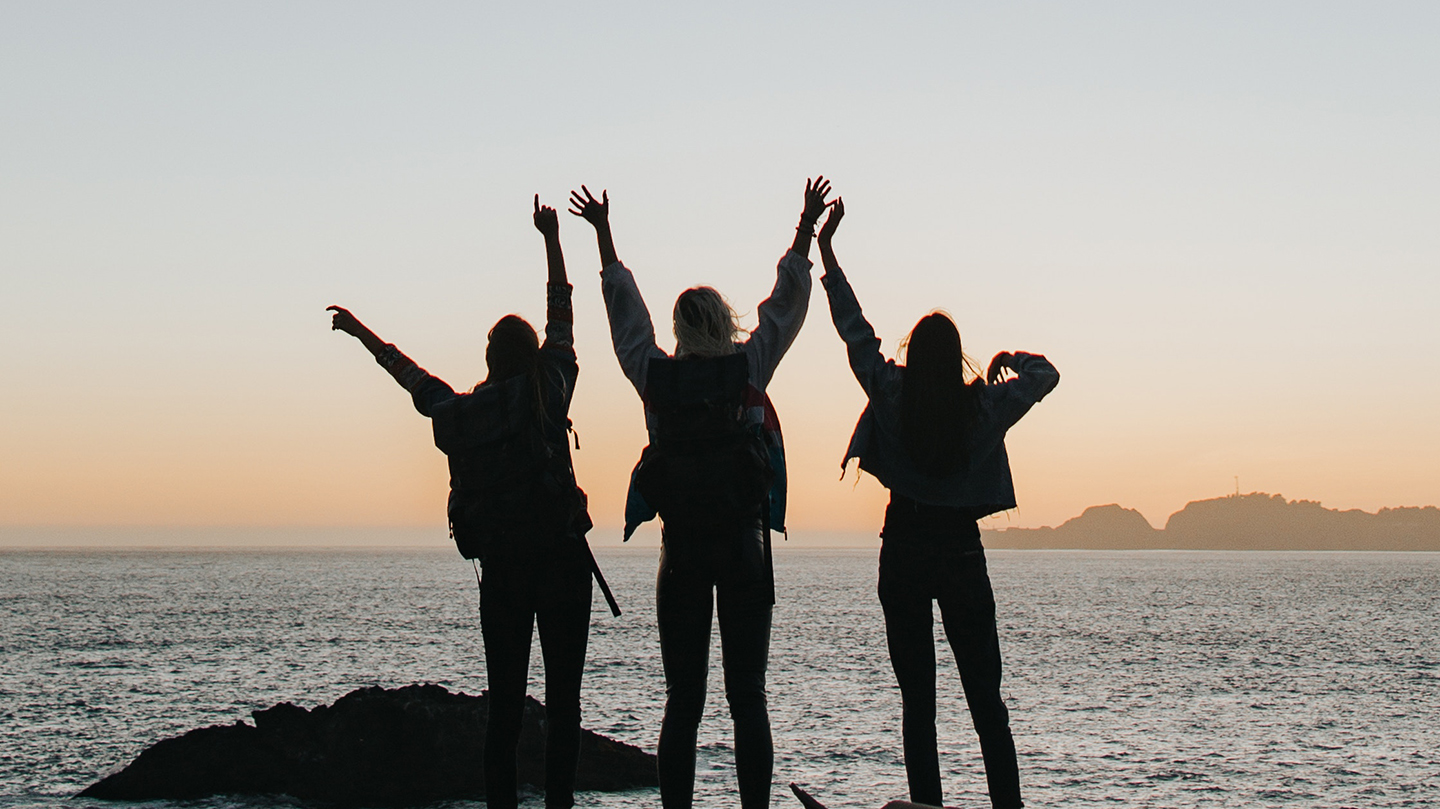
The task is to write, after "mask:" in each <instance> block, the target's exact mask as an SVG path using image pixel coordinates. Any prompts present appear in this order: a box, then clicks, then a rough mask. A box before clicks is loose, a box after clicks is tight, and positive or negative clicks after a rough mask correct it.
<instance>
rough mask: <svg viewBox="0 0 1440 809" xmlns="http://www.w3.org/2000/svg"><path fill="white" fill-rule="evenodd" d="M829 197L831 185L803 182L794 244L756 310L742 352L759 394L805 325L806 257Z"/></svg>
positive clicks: (822, 181)
mask: <svg viewBox="0 0 1440 809" xmlns="http://www.w3.org/2000/svg"><path fill="white" fill-rule="evenodd" d="M828 193H830V183H829V182H827V181H826V180H825V178H824V177H818V178H816V179H814V180H806V181H805V207H804V209H803V210H802V211H801V214H800V225H799V227H797V228H795V242H794V244H792V245H791V247H790V250H789V252H787V253H786V254H785V255H784V257H782V258H781V259H780V264H779V265H778V266H777V267H776V268H775V270H776V272H775V288H774V289H772V290H771V291H770V297H768V298H766V299H765V300H763V301H761V302H760V306H759V307H757V308H756V314H757V315H758V316H759V318H760V322H759V324H758V325H757V326H756V327H755V330H754V331H752V332H750V337H749V339H747V340H746V341H745V345H744V350H745V353H746V354H747V355H748V356H749V361H750V373H751V378H752V380H753V381H754V383H755V385H756V386H757V387H759V388H760V389H761V390H764V389H765V388H766V387H767V386H769V384H770V378H771V377H772V376H774V375H775V369H776V367H778V366H779V365H780V360H781V359H782V358H783V357H784V356H785V352H787V351H789V350H790V345H791V344H792V343H794V342H795V337H796V336H797V335H799V334H800V327H801V326H803V325H805V315H806V314H807V313H808V312H809V310H810V290H811V288H812V287H813V282H812V281H811V280H810V267H811V264H810V259H809V258H808V257H807V254H808V253H809V252H810V240H811V237H812V235H813V234H814V232H815V221H816V219H818V218H819V216H820V214H822V213H824V212H825V195H826V194H828Z"/></svg>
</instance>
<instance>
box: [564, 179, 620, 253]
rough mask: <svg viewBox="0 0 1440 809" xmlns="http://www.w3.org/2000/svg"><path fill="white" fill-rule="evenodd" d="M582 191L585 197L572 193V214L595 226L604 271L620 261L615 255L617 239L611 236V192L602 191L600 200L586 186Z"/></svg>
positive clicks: (582, 187)
mask: <svg viewBox="0 0 1440 809" xmlns="http://www.w3.org/2000/svg"><path fill="white" fill-rule="evenodd" d="M580 191H583V192H584V193H585V196H583V197H582V196H580V194H579V193H578V192H575V191H571V192H570V213H573V214H575V215H576V216H579V217H581V218H583V219H584V220H585V221H586V222H589V223H590V224H592V225H594V226H595V241H596V243H597V244H598V245H599V247H600V269H602V270H603V269H605V268H606V267H609V266H610V265H611V264H616V263H618V262H619V261H620V258H619V257H618V256H616V255H615V237H614V236H612V235H611V234H610V192H608V191H606V190H605V189H601V190H600V199H595V197H593V196H591V195H590V189H588V188H586V187H585V186H583V185H582V186H580Z"/></svg>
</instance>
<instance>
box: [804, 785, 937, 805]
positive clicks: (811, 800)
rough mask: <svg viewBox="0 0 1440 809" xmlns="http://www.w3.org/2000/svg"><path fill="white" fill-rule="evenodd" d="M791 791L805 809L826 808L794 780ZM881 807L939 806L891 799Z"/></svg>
mask: <svg viewBox="0 0 1440 809" xmlns="http://www.w3.org/2000/svg"><path fill="white" fill-rule="evenodd" d="M790 791H791V792H793V793H795V797H797V798H799V799H800V802H801V803H803V804H805V809H825V804H823V803H821V802H819V801H817V800H815V797H814V796H813V795H811V794H810V793H809V792H806V791H805V790H803V789H801V788H800V785H799V784H797V783H795V782H794V781H791V782H790ZM881 809H937V807H934V806H929V805H927V804H923V803H911V802H910V801H891V802H889V803H887V804H885V805H884V806H883V807H881Z"/></svg>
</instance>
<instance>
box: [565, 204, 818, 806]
mask: <svg viewBox="0 0 1440 809" xmlns="http://www.w3.org/2000/svg"><path fill="white" fill-rule="evenodd" d="M829 189H830V186H829V183H827V182H826V181H825V179H824V178H823V177H820V178H817V179H816V180H814V181H813V182H807V183H806V186H805V204H804V211H803V213H802V214H801V217H800V225H799V227H798V228H797V229H796V234H795V240H794V243H793V244H792V245H791V248H790V250H789V251H788V252H786V254H785V256H784V257H783V258H781V259H780V263H779V266H778V270H777V272H778V278H777V280H776V282H775V288H774V290H773V291H772V292H771V293H770V297H768V298H766V299H765V300H764V301H763V302H761V304H760V306H759V310H758V312H759V320H760V322H759V325H758V326H757V327H756V328H755V330H754V331H753V332H751V333H750V334H748V335H743V339H742V332H741V330H740V328H739V326H738V324H737V323H736V315H735V312H734V310H733V309H731V307H730V305H729V304H728V303H727V302H726V301H725V299H724V298H723V297H722V296H721V295H720V293H719V292H716V291H715V290H714V289H712V288H710V287H703V286H702V287H694V288H692V289H688V290H686V291H685V292H683V293H681V295H680V296H679V298H678V299H677V300H676V301H675V308H674V312H673V318H674V330H675V343H676V345H675V356H674V358H671V357H670V356H669V355H668V354H666V353H665V352H664V351H662V350H661V349H660V348H659V347H658V346H657V345H656V344H655V328H654V325H653V323H652V322H651V319H650V312H649V310H648V309H646V307H645V301H644V300H643V299H642V298H641V296H640V290H639V288H638V287H637V286H636V284H635V278H634V276H633V275H632V274H631V273H630V270H629V269H627V268H626V267H625V265H624V264H622V263H620V260H619V258H618V257H617V256H616V253H615V242H614V239H613V237H612V235H611V232H610V221H609V213H610V199H609V195H608V194H607V193H605V192H603V191H602V192H601V195H600V198H599V199H596V198H595V197H594V196H593V195H591V193H590V191H589V189H587V188H585V187H584V186H581V188H580V191H578V192H575V191H572V192H571V198H570V202H571V213H573V214H575V215H577V216H581V217H584V218H585V219H586V220H587V221H589V222H590V224H592V225H594V226H595V233H596V238H597V241H598V243H599V247H600V264H601V267H602V270H601V273H600V278H601V290H602V292H603V294H604V298H605V309H606V312H607V314H608V316H609V320H610V335H611V338H612V341H613V342H614V346H615V356H616V357H617V358H618V359H619V361H620V366H621V368H622V369H623V370H624V372H625V375H626V377H628V378H629V379H630V382H631V383H632V384H633V385H634V386H635V390H636V392H637V393H639V394H640V398H641V400H642V402H643V403H644V408H645V421H646V428H647V431H648V432H649V436H650V445H649V446H648V447H646V449H645V452H644V453H643V454H642V456H641V461H640V463H639V464H638V465H637V467H636V469H635V472H634V473H633V474H632V478H631V489H630V493H629V496H628V498H627V502H626V534H625V535H626V537H627V538H628V537H629V536H630V533H631V532H632V531H633V530H634V529H635V526H636V525H638V524H639V523H640V522H643V521H645V520H648V519H650V518H652V517H654V516H655V514H656V513H657V511H658V513H659V515H660V518H661V521H662V525H663V529H662V534H661V537H662V539H661V543H662V547H661V552H660V569H659V573H658V575H657V577H656V585H655V608H656V618H657V623H658V624H659V630H660V652H661V659H662V663H663V666H664V670H665V718H664V720H663V723H662V725H661V729H660V743H659V749H658V751H657V752H658V755H659V771H660V799H661V802H662V803H663V804H664V806H665V807H666V809H689V807H690V805H691V803H692V800H693V796H694V789H695V735H696V731H697V730H698V728H699V725H700V717H701V714H702V712H703V710H704V707H705V681H706V677H707V674H708V667H709V657H710V622H711V612H712V602H713V603H714V607H715V611H716V612H717V613H718V616H719V624H720V645H721V652H722V664H723V667H724V672H725V697H726V699H727V701H728V702H729V704H730V716H731V718H732V719H733V721H734V726H735V773H736V779H737V780H738V781H739V787H740V804H741V806H743V807H745V809H759V808H760V807H765V806H768V805H769V801H770V778H771V773H772V770H773V764H774V762H773V754H772V750H771V737H770V718H769V713H768V709H767V707H766V700H765V668H766V663H767V659H768V657H769V648H770V613H771V607H772V605H773V604H774V601H775V597H774V579H773V574H772V569H771V565H770V552H769V549H770V546H769V533H770V529H771V528H775V529H778V530H783V526H784V453H783V446H782V444H781V441H780V422H779V419H778V417H777V416H776V414H775V410H774V408H773V407H772V406H771V405H770V401H769V399H768V397H767V396H766V395H765V388H766V386H767V385H768V384H769V382H770V379H771V377H772V376H773V375H774V373H775V368H776V366H778V365H779V363H780V359H781V358H782V357H783V356H785V352H786V350H787V349H789V347H790V344H791V342H793V341H794V339H795V335H796V334H798V333H799V331H800V326H801V325H802V324H803V323H804V321H805V312H806V309H807V307H808V305H809V300H810V290H811V279H810V267H811V264H810V260H809V259H808V258H807V256H808V254H809V252H810V243H811V240H812V239H813V237H814V228H815V223H816V221H817V220H818V219H819V216H820V214H821V213H822V212H823V211H824V209H825V204H826V203H825V196H826V194H827V193H828V192H829Z"/></svg>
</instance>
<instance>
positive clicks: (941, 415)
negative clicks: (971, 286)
mask: <svg viewBox="0 0 1440 809" xmlns="http://www.w3.org/2000/svg"><path fill="white" fill-rule="evenodd" d="M901 348H902V349H903V350H904V352H905V364H904V365H903V366H901V377H900V439H901V441H902V443H903V444H904V447H905V452H906V453H907V454H908V455H909V456H910V460H911V461H912V462H914V464H915V466H916V467H917V468H919V470H920V471H921V472H924V473H926V474H928V475H935V476H937V477H942V476H945V475H950V474H953V473H954V472H956V471H959V470H960V469H962V468H964V467H965V466H966V465H968V464H969V462H970V451H969V444H970V441H969V439H970V431H971V430H972V429H973V428H974V426H975V420H976V418H977V416H978V415H979V410H980V388H981V386H983V385H984V384H985V380H984V378H983V377H982V376H981V375H980V373H979V371H978V370H977V369H976V368H975V365H974V363H972V362H971V361H970V358H969V357H967V356H965V352H964V351H963V350H961V347H960V332H959V330H957V329H956V328H955V321H953V320H951V319H950V316H949V315H948V314H946V313H944V312H940V311H936V312H931V313H930V314H928V315H926V316H925V317H923V318H921V319H920V322H919V323H916V324H915V328H913V329H911V330H910V334H909V335H908V336H907V337H906V338H905V340H904V341H903V342H902V343H901ZM967 373H968V375H969V376H971V377H972V378H973V379H972V381H971V382H969V383H967V382H966V381H965V377H966V375H967Z"/></svg>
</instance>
